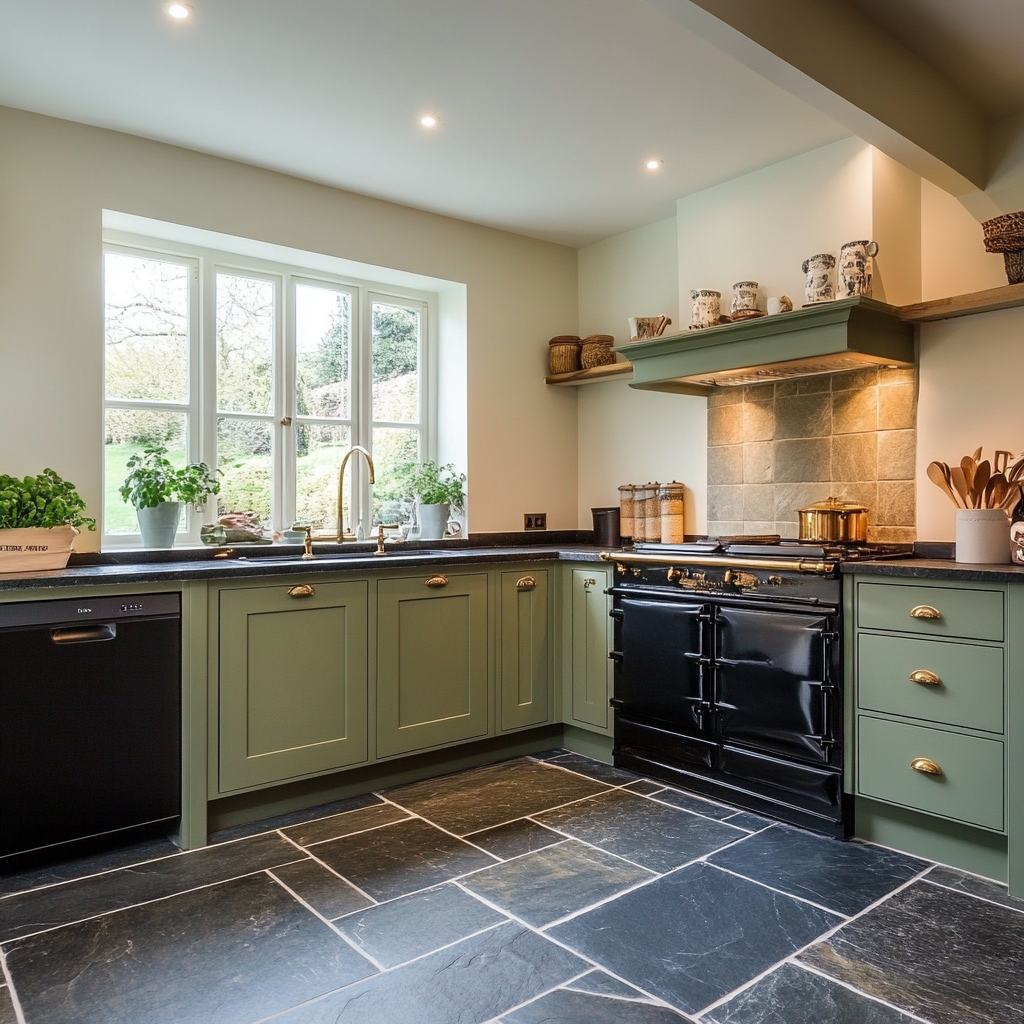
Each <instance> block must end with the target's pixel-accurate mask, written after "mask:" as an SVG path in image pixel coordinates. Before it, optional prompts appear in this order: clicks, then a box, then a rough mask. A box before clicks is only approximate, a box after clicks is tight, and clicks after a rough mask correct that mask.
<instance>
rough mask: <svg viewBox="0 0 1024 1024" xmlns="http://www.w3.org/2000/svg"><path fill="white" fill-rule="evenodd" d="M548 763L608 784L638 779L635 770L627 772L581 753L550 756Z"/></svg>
mask: <svg viewBox="0 0 1024 1024" xmlns="http://www.w3.org/2000/svg"><path fill="white" fill-rule="evenodd" d="M548 764H554V765H558V766H559V767H561V768H568V769H569V770H570V771H573V772H576V773H578V774H579V775H586V776H587V777H588V778H590V779H597V781H598V782H606V783H608V785H609V786H624V785H625V784H626V783H627V782H639V781H640V778H639V776H638V775H637V774H636V772H628V771H626V770H625V769H624V768H616V767H615V766H614V765H611V764H606V763H605V762H604V761H595V760H594V758H592V757H584V756H583V755H582V754H563V755H562V756H561V757H554V758H552V759H551V760H550V761H548Z"/></svg>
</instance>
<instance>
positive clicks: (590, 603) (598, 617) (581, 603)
mask: <svg viewBox="0 0 1024 1024" xmlns="http://www.w3.org/2000/svg"><path fill="white" fill-rule="evenodd" d="M610 587H611V570H610V569H607V568H603V567H597V566H594V567H589V566H588V567H587V568H585V569H573V570H572V580H571V583H570V598H571V603H572V668H571V698H572V707H571V713H570V714H569V715H566V716H565V721H566V722H567V723H569V724H572V725H578V726H580V727H581V728H584V729H592V730H601V731H608V730H610V728H611V712H610V711H609V709H608V698H609V696H610V695H611V687H612V663H611V661H610V660H609V658H608V652H609V651H610V650H611V646H612V620H611V617H610V613H611V598H610V597H608V595H606V594H605V591H606V590H608V589H609V588H610Z"/></svg>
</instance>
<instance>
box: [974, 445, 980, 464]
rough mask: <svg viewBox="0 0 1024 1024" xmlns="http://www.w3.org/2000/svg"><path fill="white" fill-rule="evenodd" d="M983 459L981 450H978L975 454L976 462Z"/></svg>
mask: <svg viewBox="0 0 1024 1024" xmlns="http://www.w3.org/2000/svg"><path fill="white" fill-rule="evenodd" d="M980 458H981V449H980V448H979V449H977V451H975V453H974V461H975V462H977V461H978V460H979V459H980Z"/></svg>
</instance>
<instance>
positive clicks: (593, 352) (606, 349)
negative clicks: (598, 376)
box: [580, 334, 615, 370]
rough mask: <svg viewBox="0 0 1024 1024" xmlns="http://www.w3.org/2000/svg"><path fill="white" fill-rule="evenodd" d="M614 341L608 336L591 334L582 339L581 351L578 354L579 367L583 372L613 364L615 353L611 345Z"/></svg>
mask: <svg viewBox="0 0 1024 1024" xmlns="http://www.w3.org/2000/svg"><path fill="white" fill-rule="evenodd" d="M614 344H615V339H614V338H613V337H612V336H611V335H610V334H591V335H590V336H589V337H587V338H584V339H583V342H582V345H583V348H582V351H581V352H580V365H581V366H582V367H583V369H584V370H590V369H593V367H595V366H607V365H608V364H609V363H614V362H615V353H614V352H613V351H612V345H614Z"/></svg>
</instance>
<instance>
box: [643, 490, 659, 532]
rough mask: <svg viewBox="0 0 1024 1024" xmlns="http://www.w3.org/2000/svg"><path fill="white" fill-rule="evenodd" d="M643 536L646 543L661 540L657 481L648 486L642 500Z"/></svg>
mask: <svg viewBox="0 0 1024 1024" xmlns="http://www.w3.org/2000/svg"><path fill="white" fill-rule="evenodd" d="M644 536H645V537H646V539H647V542H648V543H650V542H651V541H654V542H658V541H660V540H661V499H660V498H659V497H658V481H657V480H655V481H654V483H653V484H648V485H647V487H646V497H645V498H644Z"/></svg>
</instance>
